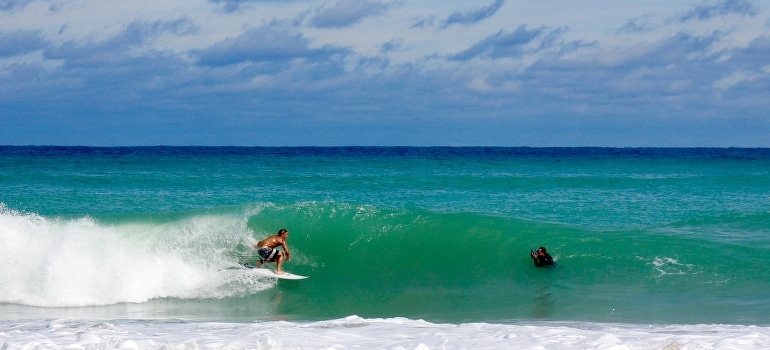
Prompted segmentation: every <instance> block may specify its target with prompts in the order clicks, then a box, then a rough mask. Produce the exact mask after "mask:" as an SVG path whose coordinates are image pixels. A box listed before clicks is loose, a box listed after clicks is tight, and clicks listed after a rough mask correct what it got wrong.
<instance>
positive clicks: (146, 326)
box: [0, 316, 770, 350]
mask: <svg viewBox="0 0 770 350" xmlns="http://www.w3.org/2000/svg"><path fill="white" fill-rule="evenodd" d="M0 348H1V349H58V348H67V349H276V350H277V349H295V350H298V349H324V350H343V349H388V350H411V349H414V350H429V349H665V350H685V349H734V350H741V349H768V348H770V328H767V327H757V326H730V325H622V324H595V323H536V324H489V323H466V324H435V323H429V322H425V321H421V320H410V319H403V318H389V319H364V318H361V317H357V316H349V317H346V318H343V319H336V320H328V321H321V322H310V323H296V322H285V321H270V322H255V323H218V322H174V321H165V322H164V321H135V320H113V321H85V320H62V319H57V320H33V321H0Z"/></svg>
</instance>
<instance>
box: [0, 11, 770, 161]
mask: <svg viewBox="0 0 770 350" xmlns="http://www.w3.org/2000/svg"><path fill="white" fill-rule="evenodd" d="M0 145H83V146H141V145H203V146H225V145H233V146H351V145H357V146H533V147H549V146H609V147H770V2H767V1H760V0H645V1H639V0H484V1H459V0H408V1H407V0H328V1H315V0H283V1H278V0H163V1H156V0H152V1H149V0H132V1H125V0H122V1H118V0H0Z"/></svg>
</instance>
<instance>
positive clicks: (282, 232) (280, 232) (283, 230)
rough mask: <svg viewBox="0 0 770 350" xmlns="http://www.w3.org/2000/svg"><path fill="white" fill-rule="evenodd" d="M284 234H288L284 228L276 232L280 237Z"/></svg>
mask: <svg viewBox="0 0 770 350" xmlns="http://www.w3.org/2000/svg"><path fill="white" fill-rule="evenodd" d="M286 232H289V231H287V230H286V229H285V228H282V229H280V230H278V235H279V236H280V235H282V234H284V233H286Z"/></svg>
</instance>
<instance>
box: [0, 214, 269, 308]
mask: <svg viewBox="0 0 770 350" xmlns="http://www.w3.org/2000/svg"><path fill="white" fill-rule="evenodd" d="M243 220H245V219H243ZM244 227H245V223H244V222H241V221H239V220H233V219H232V218H229V217H226V216H219V217H218V216H205V215H201V216H195V217H192V218H187V219H180V220H179V221H172V222H168V223H162V224H158V223H152V224H146V225H143V224H139V223H132V224H121V225H107V224H102V223H99V222H97V221H95V220H93V219H91V218H89V217H82V218H76V219H60V218H46V217H42V216H40V215H37V214H26V213H19V212H16V211H13V210H9V209H7V208H5V207H2V206H0V264H1V265H0V266H3V268H2V270H0V286H2V288H0V303H9V304H18V305H27V306H42V307H82V306H98V305H114V304H119V303H143V302H146V301H148V300H153V299H159V298H180V299H195V298H225V297H233V296H236V297H237V296H242V295H247V294H253V293H254V292H255V291H259V290H264V289H267V288H271V287H272V286H273V285H274V282H273V281H270V280H266V279H259V278H257V277H256V276H254V275H253V274H248V273H246V272H244V271H243V270H238V269H228V268H232V267H234V266H237V265H236V261H235V260H234V259H229V258H228V257H227V256H225V255H224V253H223V251H224V250H225V248H231V247H233V246H235V245H237V244H238V243H239V241H240V240H242V237H243V235H244V234H245V233H244V232H241V231H243V230H244ZM223 232H224V233H223ZM221 240H227V241H224V242H223V241H221Z"/></svg>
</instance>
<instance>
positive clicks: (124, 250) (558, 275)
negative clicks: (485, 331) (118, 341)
mask: <svg viewBox="0 0 770 350" xmlns="http://www.w3.org/2000/svg"><path fill="white" fill-rule="evenodd" d="M0 169H2V172H0V203H2V204H0V250H2V251H0V264H2V265H3V266H4V268H3V270H2V272H0V310H2V311H3V314H4V315H5V317H10V318H47V317H79V316H82V317H103V318H142V319H147V318H186V319H214V320H238V319H255V318H256V319H271V320H272V319H278V320H282V319H290V320H327V319H334V318H340V317H345V316H348V315H359V316H361V317H366V318H378V317H407V318H411V319H426V320H430V321H438V322H517V321H528V320H549V321H591V322H628V323H646V322H654V323H688V324H697V323H726V324H762V325H766V324H770V322H769V321H770V318H768V316H767V315H768V314H769V313H768V311H770V308H768V306H767V305H770V292H768V290H770V272H768V269H767V266H768V264H769V263H770V254H768V252H769V251H770V234H769V233H770V150H767V149H612V148H555V149H551V148H398V147H393V148H371V147H352V148H227V147H224V148H216V147H211V148H198V147H140V148H64V147H0ZM282 227H285V228H287V229H289V231H290V232H291V237H290V240H289V245H290V247H291V248H292V260H291V261H289V262H287V263H286V265H285V269H287V270H289V271H291V272H294V273H298V274H303V275H308V276H310V278H309V279H307V280H304V281H301V282H296V281H280V282H277V283H276V282H274V281H269V280H264V279H260V278H257V277H256V276H253V275H249V274H248V273H247V272H246V271H244V270H241V269H238V268H237V266H238V264H239V263H242V262H246V261H250V260H251V259H253V258H254V252H253V251H252V250H251V249H250V248H249V245H250V243H251V242H253V241H255V240H258V239H261V238H262V237H263V236H265V235H268V234H271V233H274V232H275V231H277V230H278V229H279V228H282ZM538 246H547V247H548V250H549V252H551V254H552V255H553V256H554V257H555V259H556V265H555V266H554V267H552V268H541V269H538V268H536V267H534V265H533V264H532V262H531V259H530V258H529V257H528V252H529V250H530V249H531V248H535V247H538Z"/></svg>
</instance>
